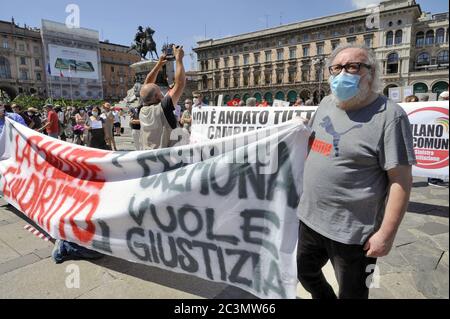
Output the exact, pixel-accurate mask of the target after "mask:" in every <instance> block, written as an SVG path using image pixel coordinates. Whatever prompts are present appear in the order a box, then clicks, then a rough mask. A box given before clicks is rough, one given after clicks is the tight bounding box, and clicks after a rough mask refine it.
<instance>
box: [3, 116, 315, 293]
mask: <svg viewBox="0 0 450 319" xmlns="http://www.w3.org/2000/svg"><path fill="white" fill-rule="evenodd" d="M309 135H310V130H309V129H308V128H306V127H305V126H304V125H302V124H300V123H299V122H298V121H291V122H289V123H285V124H282V125H278V126H274V127H270V128H266V129H262V130H259V131H254V132H250V133H247V134H241V135H238V136H232V137H229V138H226V139H219V140H216V141H208V142H207V143H203V144H198V145H187V146H182V147H174V148H170V149H163V150H155V151H143V152H108V151H103V150H97V149H90V148H86V147H80V146H77V145H73V144H69V143H65V142H62V141H60V140H56V139H53V138H50V137H47V136H45V135H41V134H39V133H37V132H35V131H33V130H31V129H28V128H26V127H24V126H22V125H20V124H17V123H15V122H13V121H11V120H9V119H6V125H5V127H4V130H3V134H2V135H1V137H0V174H1V187H2V190H3V193H4V197H5V199H6V200H7V201H8V202H9V203H11V204H12V205H13V206H14V207H16V208H17V209H18V210H20V211H21V212H23V213H24V214H25V215H26V216H27V217H28V218H30V219H32V220H33V221H34V222H35V223H36V224H38V225H39V226H40V227H41V228H42V229H44V230H45V231H46V232H48V234H50V235H51V236H52V237H53V238H60V239H65V240H68V241H70V242H74V243H78V244H80V245H82V246H84V247H88V248H91V249H94V250H96V251H100V252H102V253H105V254H108V255H112V256H116V257H119V258H123V259H126V260H129V261H133V262H138V263H143V264H147V265H150V266H155V267H159V268H162V269H166V270H171V271H174V272H178V273H184V274H189V275H194V276H197V277H200V278H204V279H207V280H210V281H214V282H222V283H226V284H229V285H233V286H236V287H239V288H242V289H244V290H247V291H249V292H251V293H253V294H254V295H256V296H258V297H261V298H295V297H296V286H297V268H296V247H297V232H298V218H297V216H296V211H297V207H298V204H299V199H300V196H301V193H302V176H303V159H304V158H305V157H306V152H307V142H308V138H309Z"/></svg>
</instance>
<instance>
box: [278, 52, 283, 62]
mask: <svg viewBox="0 0 450 319" xmlns="http://www.w3.org/2000/svg"><path fill="white" fill-rule="evenodd" d="M283 53H284V52H283V50H278V51H277V60H278V61H282V60H283V58H284V56H283Z"/></svg>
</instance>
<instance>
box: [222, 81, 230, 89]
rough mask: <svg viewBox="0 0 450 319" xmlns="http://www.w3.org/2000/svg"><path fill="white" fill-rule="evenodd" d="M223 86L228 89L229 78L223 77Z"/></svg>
mask: <svg viewBox="0 0 450 319" xmlns="http://www.w3.org/2000/svg"><path fill="white" fill-rule="evenodd" d="M223 86H224V87H225V88H226V89H228V87H229V86H230V79H229V78H224V79H223Z"/></svg>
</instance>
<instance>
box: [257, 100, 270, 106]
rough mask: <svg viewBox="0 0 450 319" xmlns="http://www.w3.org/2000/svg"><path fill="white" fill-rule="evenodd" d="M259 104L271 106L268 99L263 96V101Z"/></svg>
mask: <svg viewBox="0 0 450 319" xmlns="http://www.w3.org/2000/svg"><path fill="white" fill-rule="evenodd" d="M259 106H262V107H266V106H269V102H267V101H266V99H265V98H263V99H262V101H261V103H260V104H259Z"/></svg>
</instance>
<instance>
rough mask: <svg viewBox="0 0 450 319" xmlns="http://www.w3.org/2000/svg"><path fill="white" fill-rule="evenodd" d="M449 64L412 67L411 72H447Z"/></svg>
mask: <svg viewBox="0 0 450 319" xmlns="http://www.w3.org/2000/svg"><path fill="white" fill-rule="evenodd" d="M448 69H449V63H448V62H447V63H440V64H432V65H417V64H415V65H414V68H413V70H412V71H413V72H424V71H436V70H442V71H444V70H448Z"/></svg>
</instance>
